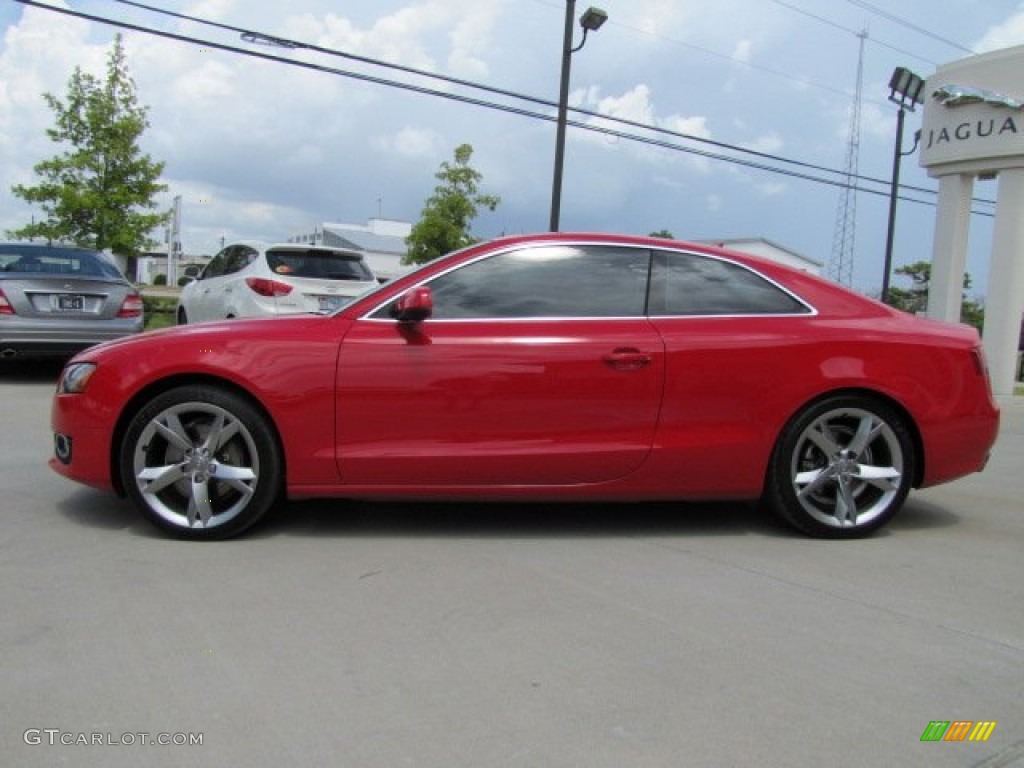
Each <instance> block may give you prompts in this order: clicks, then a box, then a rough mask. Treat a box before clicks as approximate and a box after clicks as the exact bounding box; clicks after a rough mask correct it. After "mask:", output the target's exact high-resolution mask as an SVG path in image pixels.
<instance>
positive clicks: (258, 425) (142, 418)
mask: <svg viewBox="0 0 1024 768" xmlns="http://www.w3.org/2000/svg"><path fill="white" fill-rule="evenodd" d="M280 476H281V460H280V455H279V452H278V448H277V443H276V442H275V440H274V436H273V434H272V433H271V431H270V428H269V427H268V425H267V424H266V421H265V417H263V415H262V414H260V413H259V411H257V410H256V409H255V408H254V407H253V406H252V405H250V404H249V403H248V402H247V401H246V400H244V399H243V398H241V397H239V396H237V395H235V394H232V393H231V392H228V391H226V390H222V389H219V388H216V387H209V386H186V387H179V388H178V389H173V390H170V391H168V392H165V393H163V394H162V395H160V396H158V397H156V398H155V399H154V400H153V401H152V402H150V403H148V404H147V405H146V406H145V407H143V408H142V409H141V410H140V411H139V412H138V413H137V414H136V415H135V417H134V418H133V419H132V421H131V424H130V425H129V427H128V430H127V432H126V434H125V440H124V443H123V444H122V448H121V477H122V479H123V482H124V485H125V488H126V489H127V491H128V494H129V495H130V496H131V498H132V500H133V501H134V502H135V504H136V506H138V507H139V508H140V509H141V510H142V512H143V514H145V515H146V517H147V518H148V519H149V520H150V521H151V522H153V523H154V524H156V525H157V526H158V527H160V528H162V529H164V530H165V531H170V532H171V533H174V534H176V535H178V536H182V537H185V538H195V539H220V538H225V537H227V536H232V535H234V534H236V533H239V532H241V531H243V530H244V529H246V528H248V527H249V526H250V525H252V524H253V523H255V522H256V521H257V520H258V519H259V518H260V517H262V516H263V514H264V513H265V512H266V511H267V509H268V508H269V507H270V505H271V504H272V503H273V502H274V500H275V498H276V497H277V494H278V491H279V489H280V487H281V477H280Z"/></svg>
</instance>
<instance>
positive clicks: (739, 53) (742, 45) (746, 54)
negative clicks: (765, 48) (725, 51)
mask: <svg viewBox="0 0 1024 768" xmlns="http://www.w3.org/2000/svg"><path fill="white" fill-rule="evenodd" d="M753 54H754V43H753V41H752V40H740V41H739V42H738V43H736V47H735V48H733V50H732V58H733V60H734V61H737V62H739V63H741V64H749V63H750V61H751V59H752V58H753Z"/></svg>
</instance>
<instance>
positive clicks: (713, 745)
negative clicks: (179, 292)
mask: <svg viewBox="0 0 1024 768" xmlns="http://www.w3.org/2000/svg"><path fill="white" fill-rule="evenodd" d="M54 375H55V370H53V371H49V370H46V369H43V370H42V371H41V372H39V371H38V370H37V369H34V368H32V367H24V368H19V369H17V370H16V371H15V372H14V373H12V372H11V371H4V372H0V399H2V402H3V403H4V419H3V428H2V429H0V446H2V455H3V456H4V461H3V466H2V470H0V498H2V499H3V504H2V506H0V510H2V524H0V579H2V584H3V611H2V612H0V649H2V651H3V653H2V654H0V690H2V691H3V696H2V697H0V722H2V723H3V732H2V733H0V764H2V765H10V766H50V765H59V764H68V765H76V766H136V765H149V766H163V765H168V766H171V765H173V766H193V765H195V766H210V765H247V766H254V767H258V766H274V768H279V766H282V765H295V766H300V765H301V766H317V765H324V766H368V767H369V766H374V767H376V766H381V767H385V768H392V767H393V766H403V765H404V766H425V767H433V766H438V767H439V768H440V767H443V768H456V767H457V766H467V767H469V766H473V767H478V766H480V767H482V766H488V767H498V766H543V767H544V768H558V767H560V766H588V767H589V766H609V767H612V766H614V767H615V768H621V767H622V766H652V767H654V766H684V765H692V766H728V767H729V768H735V766H743V765H759V766H780V767H781V766H786V767H787V768H799V767H801V766H807V767H808V768H820V767H821V766H823V765H828V766H901V767H907V766H922V767H924V766H927V767H928V768H933V767H935V766H979V765H989V766H995V765H999V766H1009V765H1024V688H1022V683H1024V611H1022V606H1024V579H1022V578H1021V576H1022V570H1024V569H1022V564H1024V557H1022V554H1021V552H1022V545H1024V501H1022V500H1024V472H1022V471H1021V470H1022V468H1024V400H1022V399H1021V398H1017V399H1015V400H1013V401H1009V402H1007V403H1006V404H1005V405H1004V410H1003V413H1004V420H1003V430H1002V434H1001V437H1000V441H999V444H998V446H997V449H996V452H995V455H994V456H993V459H992V462H991V464H990V466H989V468H988V469H987V470H986V472H985V473H983V474H980V475H977V476H974V477H970V478H966V479H964V480H961V481H959V482H957V483H954V484H952V485H948V486H944V487H941V488H936V489H931V490H928V491H924V492H916V493H913V494H912V495H911V499H910V501H909V503H908V505H907V507H906V508H905V510H904V511H903V513H902V514H901V515H900V516H899V517H898V518H897V520H896V521H894V523H893V524H892V525H891V526H890V527H889V528H888V529H887V530H885V531H883V532H882V533H880V534H879V535H877V536H875V537H874V538H871V539H868V540H863V541H852V542H823V541H815V540H811V539H807V538H803V537H801V536H799V535H796V534H792V533H790V532H789V531H788V530H787V529H784V528H782V527H780V526H778V525H777V524H775V523H774V522H773V521H770V520H767V519H764V518H763V517H762V516H760V515H759V514H758V513H757V512H756V511H755V510H753V509H752V508H751V507H749V506H746V505H728V504H726V505H687V506H683V505H669V504H650V505H639V506H636V505H633V506H626V505H614V506H593V505H565V506H539V505H490V504H466V505H457V506H451V505H439V504H370V503H347V504H346V503H341V502H303V503H293V504H289V505H287V506H286V507H285V508H284V509H282V510H279V511H278V512H276V513H274V514H273V516H272V517H271V518H270V519H269V520H268V521H266V523H265V524H263V525H261V526H260V527H259V528H258V529H256V530H255V531H253V532H251V533H250V534H248V535H246V536H245V537H243V538H241V539H238V540H234V541H229V542H223V543H212V544H194V543H185V542H180V541H176V540H172V539H168V538H164V537H163V536H161V535H160V534H159V533H157V532H156V531H155V530H154V529H151V527H150V526H149V525H148V524H147V523H145V522H144V521H142V520H141V519H140V518H139V517H138V516H137V515H136V514H135V513H134V511H133V510H132V509H131V508H130V506H129V505H128V504H127V503H126V502H123V501H120V500H117V499H115V498H113V497H111V496H107V495H104V494H102V493H99V492H94V491H92V490H89V489H86V488H81V487H78V486H76V485H74V484H72V483H70V482H68V481H65V480H63V479H62V478H60V477H58V476H57V475H55V474H53V473H51V472H50V471H49V470H48V468H47V467H46V464H45V462H46V459H47V458H48V456H49V453H50V434H49V430H48V407H49V398H50V395H51V392H52V378H53V376H54ZM936 720H941V721H945V720H950V721H955V720H960V721H965V720H972V721H996V722H997V725H996V727H995V729H994V730H993V732H992V735H991V737H990V738H989V740H988V741H987V742H984V743H977V742H973V743H972V742H964V743H948V742H936V743H922V742H921V741H920V739H921V736H922V734H923V732H924V731H925V729H926V727H927V726H928V724H929V723H930V722H931V721H936ZM141 734H145V736H142V735H141ZM161 734H163V735H166V736H167V738H166V739H162V737H161V738H160V739H158V736H159V735H161ZM196 734H199V735H200V738H201V741H202V743H201V744H194V743H193V744H189V743H187V740H188V739H191V740H193V741H194V740H195V735H196ZM82 737H85V741H86V742H90V741H94V740H96V739H97V737H98V738H99V741H100V742H102V743H85V744H83V743H72V744H62V743H61V742H62V741H77V742H81V741H82ZM179 737H180V738H179ZM183 739H185V740H186V743H180V744H179V743H170V744H166V745H163V744H150V743H149V742H150V741H157V740H167V741H171V742H176V741H182V740H183ZM128 741H130V743H125V742H128ZM51 742H53V743H51ZM112 742H113V743H112ZM986 761H992V762H986Z"/></svg>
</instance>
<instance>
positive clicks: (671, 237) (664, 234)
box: [648, 229, 676, 240]
mask: <svg viewBox="0 0 1024 768" xmlns="http://www.w3.org/2000/svg"><path fill="white" fill-rule="evenodd" d="M648 237H663V238H665V239H666V240H675V239H676V236H675V235H673V234H672V233H671V232H669V231H668V230H667V229H659V230H658V231H657V232H651V234H650V235H648Z"/></svg>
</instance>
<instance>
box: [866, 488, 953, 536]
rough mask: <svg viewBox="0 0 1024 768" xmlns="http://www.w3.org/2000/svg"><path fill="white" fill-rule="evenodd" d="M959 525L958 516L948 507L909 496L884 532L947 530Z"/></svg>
mask: <svg viewBox="0 0 1024 768" xmlns="http://www.w3.org/2000/svg"><path fill="white" fill-rule="evenodd" d="M959 524H960V515H958V514H956V513H955V512H953V511H952V510H951V509H949V508H948V507H943V506H942V505H940V504H935V503H934V502H931V501H925V500H924V499H918V498H915V497H914V496H913V494H911V496H910V498H909V499H907V502H906V504H905V505H904V506H903V509H901V510H900V511H899V512H898V513H897V514H896V517H894V518H893V519H892V522H890V523H889V524H888V525H887V526H886V527H885V529H884V530H888V531H893V532H897V531H923V530H927V529H930V528H948V527H949V526H951V525H959Z"/></svg>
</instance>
